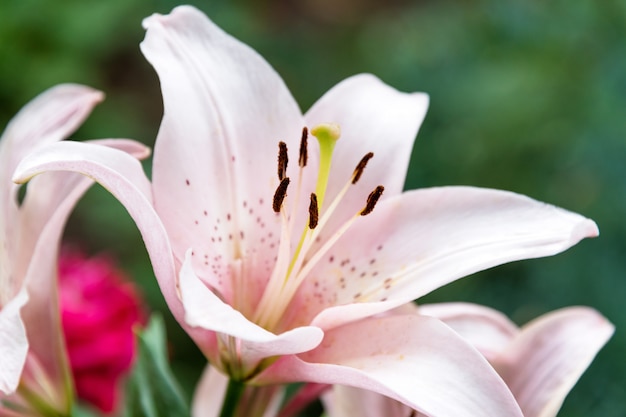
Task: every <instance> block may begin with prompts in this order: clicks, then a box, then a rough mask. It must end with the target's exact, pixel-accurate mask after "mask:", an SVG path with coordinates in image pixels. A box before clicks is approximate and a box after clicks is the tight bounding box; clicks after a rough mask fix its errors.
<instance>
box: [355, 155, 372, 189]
mask: <svg viewBox="0 0 626 417" xmlns="http://www.w3.org/2000/svg"><path fill="white" fill-rule="evenodd" d="M373 157H374V153H373V152H368V153H366V154H365V156H364V157H363V158H361V160H360V161H359V163H358V165H357V166H356V168H354V174H352V184H356V182H357V181H358V180H359V179H360V178H361V175H362V174H363V170H365V166H366V165H367V162H368V161H369V160H370V159H372V158H373Z"/></svg>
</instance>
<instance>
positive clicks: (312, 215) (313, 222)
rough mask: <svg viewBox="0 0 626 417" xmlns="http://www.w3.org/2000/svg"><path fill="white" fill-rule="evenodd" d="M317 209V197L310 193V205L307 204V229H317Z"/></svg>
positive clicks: (318, 214)
mask: <svg viewBox="0 0 626 417" xmlns="http://www.w3.org/2000/svg"><path fill="white" fill-rule="evenodd" d="M319 216H320V213H319V208H318V207H317V196H316V195H315V193H311V203H310V204H309V229H315V228H316V227H317V221H318V220H319Z"/></svg>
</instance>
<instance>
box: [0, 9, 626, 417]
mask: <svg viewBox="0 0 626 417" xmlns="http://www.w3.org/2000/svg"><path fill="white" fill-rule="evenodd" d="M191 3H192V4H195V5H196V6H198V7H199V8H200V9H202V10H203V11H205V12H206V13H207V14H208V15H209V16H210V17H211V18H212V19H213V20H214V21H216V22H217V23H218V24H219V25H220V26H222V27H223V28H224V29H225V30H227V31H228V32H230V33H232V34H233V35H234V36H235V37H237V38H239V39H241V40H242V41H244V42H246V43H248V44H250V45H251V46H253V47H254V48H255V49H257V50H258V51H259V52H260V53H261V54H262V55H263V56H265V57H266V59H267V60H268V61H269V62H270V63H271V64H272V65H273V66H274V67H275V68H276V69H277V70H278V72H279V73H280V74H281V75H282V76H283V77H284V78H285V80H286V82H287V84H288V86H289V87H290V88H291V90H292V92H293V94H294V96H295V97H296V99H297V100H298V102H299V103H300V105H301V107H302V108H303V109H307V108H308V107H309V106H310V105H311V104H312V103H313V102H314V101H315V99H316V98H318V97H319V96H321V95H322V94H323V93H324V92H325V91H326V90H327V89H328V88H330V87H331V86H332V85H334V84H335V83H337V82H338V81H340V80H341V79H343V78H345V77H347V76H349V75H352V74H355V73H359V72H371V73H374V74H376V75H377V76H379V77H380V78H382V79H383V80H384V81H386V82H387V83H389V84H391V85H393V86H394V87H396V88H398V89H400V90H404V91H425V92H427V93H429V94H430V97H431V107H430V110H429V113H428V115H427V117H426V121H425V123H424V125H423V128H422V130H421V132H420V134H419V137H418V140H417V142H416V146H415V149H414V152H413V155H412V162H411V169H410V173H409V177H408V179H407V185H406V187H407V188H417V187H426V186H436V185H446V184H468V185H477V186H484V187H492V188H501V189H507V190H512V191H516V192H519V193H523V194H527V195H529V196H532V197H534V198H536V199H539V200H543V201H547V202H549V203H552V204H555V205H558V206H562V207H565V208H568V209H570V210H573V211H576V212H579V213H582V214H584V215H586V216H588V217H591V218H593V219H595V220H596V221H597V223H598V225H599V227H600V231H601V237H600V238H598V239H594V240H587V241H583V242H582V243H581V244H579V245H578V246H576V247H575V248H573V249H571V250H569V251H568V252H566V253H564V254H562V255H559V256H555V257H552V258H547V259H539V260H531V261H523V262H516V263H514V264H510V265H505V266H502V267H498V268H494V269H492V270H489V271H486V272H482V273H479V274H476V275H475V276H472V277H470V278H468V279H464V280H461V281H458V282H456V283H453V284H451V285H449V286H447V287H445V288H443V289H440V290H438V291H436V292H435V293H433V294H431V295H429V296H428V297H427V298H426V300H423V301H428V302H433V301H451V300H465V301H473V302H479V303H483V304H487V305H489V306H492V307H495V308H498V309H500V310H502V311H504V312H505V313H507V314H508V315H510V316H511V317H512V318H513V319H514V320H515V321H516V322H518V323H520V324H521V323H525V322H527V321H528V320H530V319H532V318H534V317H536V316H538V315H540V314H542V313H544V312H547V311H549V310H552V309H556V308H559V307H563V306H568V305H576V304H583V305H590V306H593V307H595V308H596V309H598V310H599V311H601V312H602V313H603V314H604V315H606V316H607V317H608V318H609V320H611V321H612V322H613V323H614V324H615V325H616V326H617V331H616V333H615V335H614V337H613V338H612V340H611V341H610V342H609V344H608V345H607V346H606V347H605V348H604V349H603V351H602V352H601V353H600V354H599V356H598V357H597V359H596V361H595V362H594V363H593V364H592V366H591V367H590V369H589V370H588V371H587V373H586V374H585V375H584V376H583V378H582V379H581V381H580V382H579V384H578V385H577V386H576V388H575V389H574V391H573V392H572V393H571V395H570V396H569V397H568V399H567V401H566V402H565V405H564V407H563V409H562V411H561V413H560V414H559V416H560V417H579V416H581V417H582V416H585V417H588V416H604V417H612V416H616V417H617V416H624V415H626V384H625V381H624V380H625V378H624V376H625V375H626V358H625V355H626V336H625V332H624V328H625V327H626V312H625V307H626V279H625V278H626V2H624V1H621V0H603V1H596V0H577V1H572V0H552V1H539V0H524V1H522V0H465V1H461V0H457V1H452V0H449V1H446V0H443V1H442V0H439V1H437V0H421V1H416V0H414V1H411V0H390V1H385V2H383V1H376V0H343V1H340V2H339V1H333V0H299V1H298V0H235V1H226V0H212V1H192V2H191ZM175 5H176V3H175V2H174V1H172V0H132V1H129V0H107V1H98V0H63V1H62V0H2V1H0V125H1V126H5V125H6V123H7V122H8V120H9V119H10V117H11V116H12V115H13V114H14V113H16V112H17V111H18V110H19V108H20V107H21V106H22V105H23V104H25V103H26V102H27V101H28V100H30V99H31V98H32V97H34V96H35V95H36V94H38V93H39V92H41V91H43V90H44V89H46V88H48V87H50V86H52V85H54V84H57V83H61V82H79V83H84V84H88V85H91V86H93V87H96V88H98V89H100V90H102V91H104V92H106V94H107V100H106V101H105V102H104V103H103V104H102V105H100V106H99V107H98V108H97V109H96V111H95V113H94V114H93V116H92V117H91V118H90V119H89V120H88V121H87V123H86V124H85V125H84V127H83V128H81V130H80V131H79V132H77V134H76V135H75V137H76V138H81V139H82V138H95V137H131V138H135V139H138V140H141V141H143V142H145V143H147V144H152V143H153V142H154V138H155V136H156V132H157V129H158V124H159V120H160V116H161V111H162V106H161V98H160V93H159V85H158V80H157V78H156V76H155V74H154V73H153V71H152V68H151V67H150V66H149V65H148V64H147V63H146V62H145V61H144V59H143V57H142V56H141V53H140V51H139V48H138V44H139V42H140V41H141V39H142V38H143V29H142V28H141V24H140V23H141V19H142V18H143V17H145V16H148V15H149V14H151V13H153V12H159V13H167V12H169V10H171V8H172V7H174V6H175ZM381 140H383V138H381ZM149 165H150V164H149V163H147V164H146V167H147V168H149ZM67 239H68V240H71V241H72V242H74V243H78V244H80V245H81V246H83V247H84V248H85V249H86V250H88V251H91V252H94V253H95V252H99V251H102V250H106V251H108V252H110V253H113V254H114V255H115V256H116V257H118V259H119V262H120V264H121V265H122V266H123V267H124V268H125V269H126V270H128V271H129V272H130V273H131V274H132V275H133V276H134V277H135V278H136V279H137V281H138V282H139V283H140V285H141V286H142V289H143V292H144V294H145V298H146V299H147V300H148V301H149V303H150V304H151V305H152V307H153V309H156V310H164V311H165V313H164V314H165V316H166V318H167V319H169V320H170V322H169V326H168V332H169V335H170V339H171V354H172V358H173V360H174V363H175V369H176V372H177V374H178V375H179V376H180V378H181V379H182V380H183V381H186V389H187V393H188V394H190V393H191V389H192V388H191V387H192V386H193V384H194V383H195V380H196V378H197V377H198V375H199V372H200V370H201V369H202V366H203V363H204V362H203V358H202V357H201V355H200V354H199V353H198V351H197V350H196V348H195V347H194V346H193V344H191V343H190V342H189V340H188V339H187V338H186V336H185V335H184V333H182V332H181V331H180V330H179V329H178V327H177V326H176V324H175V323H172V322H171V318H170V317H169V316H168V314H169V313H167V311H166V309H165V308H164V305H163V301H162V298H161V295H160V293H159V292H158V289H157V288H156V286H155V282H154V279H153V276H152V271H151V268H150V265H149V262H148V259H147V255H146V253H145V249H144V247H143V245H142V242H141V238H140V236H139V234H138V232H137V230H136V228H135V226H134V224H133V222H132V221H131V220H130V218H129V217H128V215H127V214H126V212H125V211H124V209H123V208H121V206H120V205H119V204H118V203H117V202H116V201H115V200H114V199H113V198H112V197H110V196H109V195H108V194H107V193H106V192H104V191H103V190H101V189H99V188H98V187H95V188H94V189H93V190H92V191H90V192H89V193H88V195H87V196H86V198H85V199H84V200H83V201H82V202H81V203H80V204H79V206H78V208H77V210H76V212H75V214H74V215H73V216H72V218H71V221H70V224H69V227H68V231H67Z"/></svg>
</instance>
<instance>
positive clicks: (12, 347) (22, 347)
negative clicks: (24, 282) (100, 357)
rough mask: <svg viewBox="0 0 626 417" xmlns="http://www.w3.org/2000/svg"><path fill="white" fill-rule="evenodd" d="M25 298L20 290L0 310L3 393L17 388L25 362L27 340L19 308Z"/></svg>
mask: <svg viewBox="0 0 626 417" xmlns="http://www.w3.org/2000/svg"><path fill="white" fill-rule="evenodd" d="M27 300H28V295H27V294H26V291H24V290H22V291H20V292H19V293H18V294H17V295H16V296H15V297H14V298H13V299H12V300H11V301H9V302H8V303H7V304H6V305H5V306H3V308H2V310H0V357H1V358H2V360H1V361H0V391H1V392H3V393H5V394H11V393H13V392H14V391H15V389H16V388H17V385H18V383H19V381H20V376H21V374H22V369H23V367H24V363H25V362H26V354H27V352H28V340H27V339H26V329H25V327H24V323H23V321H22V319H21V317H20V309H21V308H22V307H23V306H24V304H26V302H27Z"/></svg>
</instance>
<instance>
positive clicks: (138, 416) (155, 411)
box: [124, 315, 189, 417]
mask: <svg viewBox="0 0 626 417" xmlns="http://www.w3.org/2000/svg"><path fill="white" fill-rule="evenodd" d="M138 348H139V352H138V353H139V355H138V358H137V361H136V363H135V365H134V367H133V371H132V373H131V375H130V378H129V381H128V385H127V390H126V400H125V412H124V415H125V416H127V417H188V416H189V406H188V405H187V403H186V401H185V397H184V395H183V393H182V391H181V389H180V386H179V385H178V382H177V381H176V379H175V378H174V375H173V374H172V371H171V370H170V368H169V364H168V361H167V351H166V338H165V327H164V324H163V319H162V318H161V316H158V315H153V316H152V318H151V319H150V323H149V324H148V326H147V327H146V329H145V330H144V331H143V332H141V333H140V334H139V335H138Z"/></svg>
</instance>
